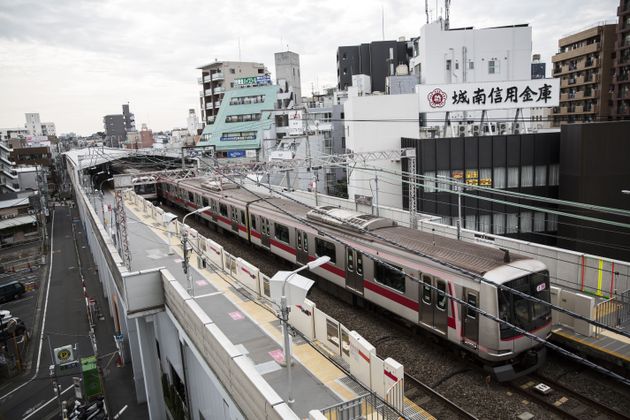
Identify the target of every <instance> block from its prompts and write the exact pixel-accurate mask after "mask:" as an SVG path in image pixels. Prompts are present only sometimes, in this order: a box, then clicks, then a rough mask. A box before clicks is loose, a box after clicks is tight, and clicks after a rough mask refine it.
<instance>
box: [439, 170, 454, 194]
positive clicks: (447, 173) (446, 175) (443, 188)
mask: <svg viewBox="0 0 630 420" xmlns="http://www.w3.org/2000/svg"><path fill="white" fill-rule="evenodd" d="M450 176H451V173H450V171H437V177H438V178H450ZM437 187H438V190H440V191H448V190H449V189H450V186H449V184H448V183H447V182H444V181H438V183H437Z"/></svg>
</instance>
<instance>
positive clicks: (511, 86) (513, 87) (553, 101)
mask: <svg viewBox="0 0 630 420" xmlns="http://www.w3.org/2000/svg"><path fill="white" fill-rule="evenodd" d="M416 93H417V94H418V101H419V107H420V112H451V111H488V110H493V109H515V108H538V107H551V106H558V105H559V103H560V79H555V78H554V79H535V80H518V81H507V82H480V83H444V84H441V85H417V86H416Z"/></svg>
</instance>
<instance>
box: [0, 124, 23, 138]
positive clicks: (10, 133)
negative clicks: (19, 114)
mask: <svg viewBox="0 0 630 420" xmlns="http://www.w3.org/2000/svg"><path fill="white" fill-rule="evenodd" d="M28 135H29V132H28V130H27V129H26V128H22V127H12V128H0V141H6V140H9V139H18V138H25V137H26V136H28Z"/></svg>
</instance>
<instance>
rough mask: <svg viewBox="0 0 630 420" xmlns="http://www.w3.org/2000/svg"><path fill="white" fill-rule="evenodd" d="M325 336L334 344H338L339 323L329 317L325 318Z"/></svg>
mask: <svg viewBox="0 0 630 420" xmlns="http://www.w3.org/2000/svg"><path fill="white" fill-rule="evenodd" d="M326 338H327V339H328V341H329V342H330V343H332V344H334V345H335V346H338V345H339V324H337V323H336V322H335V321H333V320H331V319H326Z"/></svg>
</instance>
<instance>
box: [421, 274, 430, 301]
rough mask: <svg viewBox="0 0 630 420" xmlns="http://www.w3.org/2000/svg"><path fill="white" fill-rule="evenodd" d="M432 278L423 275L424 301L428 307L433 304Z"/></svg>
mask: <svg viewBox="0 0 630 420" xmlns="http://www.w3.org/2000/svg"><path fill="white" fill-rule="evenodd" d="M431 291H432V289H431V277H429V276H427V275H426V274H423V275H422V301H423V302H424V303H426V304H427V305H430V304H431Z"/></svg>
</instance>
